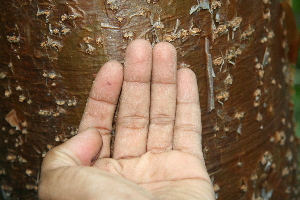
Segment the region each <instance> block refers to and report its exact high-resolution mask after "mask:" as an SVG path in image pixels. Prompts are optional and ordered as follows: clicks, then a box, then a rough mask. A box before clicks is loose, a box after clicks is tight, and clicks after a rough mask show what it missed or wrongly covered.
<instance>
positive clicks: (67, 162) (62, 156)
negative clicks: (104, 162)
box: [42, 128, 102, 170]
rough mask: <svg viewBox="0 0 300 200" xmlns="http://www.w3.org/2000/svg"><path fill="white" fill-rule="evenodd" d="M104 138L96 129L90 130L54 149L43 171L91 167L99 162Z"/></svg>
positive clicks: (48, 155)
mask: <svg viewBox="0 0 300 200" xmlns="http://www.w3.org/2000/svg"><path fill="white" fill-rule="evenodd" d="M101 147H102V137H101V135H100V133H99V132H98V131H97V129H95V128H88V129H86V130H85V131H83V132H81V133H80V134H78V135H76V136H74V137H72V138H71V139H69V140H68V141H67V142H65V143H63V144H61V145H59V146H57V147H54V148H53V149H51V150H50V151H49V152H48V153H47V154H46V156H45V158H44V160H43V164H42V169H43V170H51V169H56V168H58V167H65V166H66V167H67V166H81V165H83V166H90V165H92V163H93V162H94V161H95V160H97V158H98V156H99V154H100V152H101Z"/></svg>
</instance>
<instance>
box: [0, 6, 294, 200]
mask: <svg viewBox="0 0 300 200" xmlns="http://www.w3.org/2000/svg"><path fill="white" fill-rule="evenodd" d="M0 11H1V12H0V17H1V22H0V41H1V42H0V49H1V51H0V55H1V57H0V64H1V66H0V95H1V99H0V101H1V103H0V152H1V153H0V179H1V183H0V184H1V192H2V196H3V199H35V198H36V191H37V184H38V177H39V171H40V164H41V161H42V158H43V156H44V155H45V154H46V152H47V151H48V150H49V149H50V148H52V147H53V146H56V145H58V144H59V143H61V142H63V141H65V140H67V139H68V138H70V137H72V136H73V135H74V134H76V132H77V128H78V125H79V121H80V119H81V116H82V112H83V109H84V107H85V104H86V99H87V96H88V93H89V90H90V87H91V84H92V81H93V79H94V74H96V73H97V71H98V70H99V68H100V66H101V65H102V64H104V63H105V62H106V61H108V60H110V59H114V60H118V61H120V62H123V58H124V51H125V48H126V46H127V45H128V44H129V42H130V41H131V40H133V39H135V38H145V39H147V40H149V41H150V42H151V43H153V44H155V43H157V42H159V41H168V42H171V43H172V44H173V45H175V47H176V48H177V50H178V57H179V61H178V67H190V68H191V69H193V71H194V72H195V73H196V75H197V78H198V84H199V88H200V89H199V92H200V98H201V110H202V124H203V149H204V154H205V159H206V165H207V168H208V171H209V173H210V176H211V177H212V180H213V182H214V189H215V192H216V195H217V197H218V199H260V198H262V199H296V197H297V196H298V188H297V187H298V186H297V184H296V183H297V180H296V174H297V172H296V170H297V139H296V137H295V135H294V124H293V116H292V114H293V106H292V103H291V100H290V99H291V85H292V70H291V67H290V64H289V60H288V51H287V49H288V40H287V39H288V38H287V35H288V28H287V24H286V17H285V16H286V14H285V11H284V10H283V8H282V6H281V4H280V2H279V1H277V0H257V1H248V0H230V1H229V0H199V1H196V0H184V1H179V0H177V1H176V0H168V1H159V0H120V1H117V0H93V1H86V0H39V1H37V0H6V1H3V2H2V3H1V5H0ZM295 51H296V50H293V52H292V53H295Z"/></svg>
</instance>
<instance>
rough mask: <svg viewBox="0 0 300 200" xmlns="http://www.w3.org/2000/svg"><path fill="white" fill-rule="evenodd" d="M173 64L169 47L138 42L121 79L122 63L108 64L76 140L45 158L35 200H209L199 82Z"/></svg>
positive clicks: (130, 49) (132, 47) (211, 195)
mask: <svg viewBox="0 0 300 200" xmlns="http://www.w3.org/2000/svg"><path fill="white" fill-rule="evenodd" d="M176 62H177V57H176V50H175V48H174V47H173V46H172V45H171V44H169V43H164V42H163V43H159V44H157V45H155V47H154V48H153V49H152V47H151V45H150V43H149V42H147V41H145V40H141V39H139V40H135V41H133V42H132V43H131V44H130V45H129V46H128V48H127V50H126V55H125V67H124V75H123V67H122V65H121V64H120V63H118V62H115V61H110V62H108V63H106V64H105V65H104V66H103V67H102V68H101V70H100V71H99V73H98V74H97V77H96V79H95V82H94V84H93V87H92V90H91V92H90V97H89V99H88V103H87V106H86V109H85V112H84V115H83V117H82V121H81V123H80V127H79V134H78V135H76V136H75V137H73V138H71V139H70V140H69V141H67V142H65V143H64V144H62V145H59V146H57V147H55V148H53V149H52V150H51V151H50V152H48V153H47V155H46V157H45V158H44V161H43V165H42V174H41V181H40V186H39V197H40V198H41V199H139V200H143V199H145V200H146V199H176V200H179V199H186V200H193V199H207V200H209V199H214V191H213V188H212V185H211V181H210V178H209V176H208V173H207V171H206V168H205V163H204V158H203V153H202V148H201V131H202V127H201V119H200V117H201V111H200V105H199V96H198V87H197V80H196V77H195V74H194V73H193V72H192V71H191V70H190V69H187V68H183V69H179V70H177V66H176ZM123 77H124V80H123ZM121 88H122V92H121V97H120V101H119V107H118V110H117V122H116V136H115V142H114V151H113V154H112V155H111V154H110V151H111V131H112V123H113V119H114V115H115V110H116V106H117V103H118V99H119V95H120V91H121ZM89 127H93V128H89Z"/></svg>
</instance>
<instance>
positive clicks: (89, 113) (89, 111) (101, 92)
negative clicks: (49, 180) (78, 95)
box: [79, 61, 123, 158]
mask: <svg viewBox="0 0 300 200" xmlns="http://www.w3.org/2000/svg"><path fill="white" fill-rule="evenodd" d="M122 82H123V67H122V65H121V64H120V63H119V62H117V61H110V62H107V63H106V64H104V65H103V67H102V68H101V69H100V71H99V72H98V74H97V76H96V79H95V81H94V84H93V86H92V89H91V92H90V96H89V99H88V102H87V105H86V108H85V111H84V114H83V117H82V120H81V123H80V126H79V133H80V132H82V131H83V130H85V129H87V128H88V127H94V128H96V129H98V131H99V132H100V134H101V136H102V140H103V147H102V150H101V154H100V158H103V157H110V142H111V131H112V122H113V118H114V113H115V110H116V105H117V103H118V99H119V95H120V91H121V87H122Z"/></svg>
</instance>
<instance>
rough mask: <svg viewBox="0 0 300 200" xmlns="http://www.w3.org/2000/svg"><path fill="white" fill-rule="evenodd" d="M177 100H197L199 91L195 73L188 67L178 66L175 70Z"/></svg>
mask: <svg viewBox="0 0 300 200" xmlns="http://www.w3.org/2000/svg"><path fill="white" fill-rule="evenodd" d="M177 82H178V94H177V100H178V101H179V102H181V101H182V102H198V101H199V92H198V84H197V78H196V74H195V73H194V72H193V71H192V70H191V69H189V68H180V69H179V70H178V72H177Z"/></svg>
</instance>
